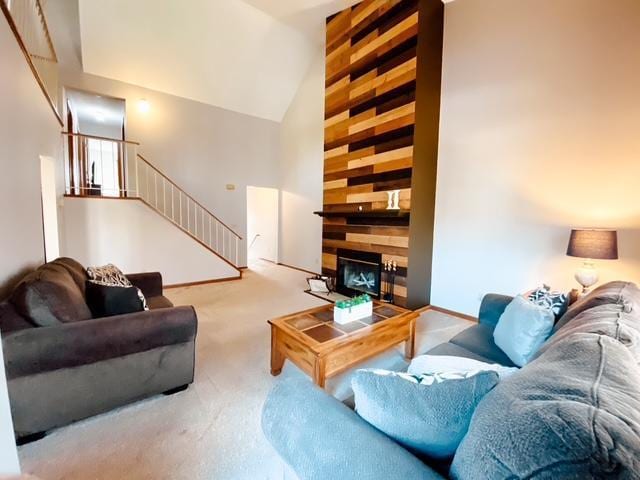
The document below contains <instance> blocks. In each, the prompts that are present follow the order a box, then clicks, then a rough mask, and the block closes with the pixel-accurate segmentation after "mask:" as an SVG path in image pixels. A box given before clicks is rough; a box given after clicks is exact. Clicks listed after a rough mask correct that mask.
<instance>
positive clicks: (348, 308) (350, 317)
mask: <svg viewBox="0 0 640 480" xmlns="http://www.w3.org/2000/svg"><path fill="white" fill-rule="evenodd" d="M371 315H373V300H371V297H370V296H369V295H367V294H366V293H365V294H363V295H358V296H357V297H354V298H352V299H350V300H339V301H337V302H336V304H335V306H334V307H333V321H334V322H336V323H339V324H340V325H344V324H345V323H349V322H353V321H354V320H360V319H361V318H367V317H370V316H371Z"/></svg>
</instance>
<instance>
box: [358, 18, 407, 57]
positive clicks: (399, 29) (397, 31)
mask: <svg viewBox="0 0 640 480" xmlns="http://www.w3.org/2000/svg"><path fill="white" fill-rule="evenodd" d="M417 26H418V12H416V13H414V14H413V15H411V16H410V17H408V18H406V19H405V20H403V21H402V22H400V23H399V24H398V25H396V26H395V27H393V28H392V29H390V30H388V31H387V32H385V33H384V34H383V35H380V36H379V37H378V39H377V40H376V41H374V42H370V43H368V44H367V45H365V46H364V47H362V48H361V49H359V50H357V51H355V52H354V53H352V54H351V57H350V61H351V64H354V63H356V62H358V61H359V60H362V59H363V58H365V57H366V56H367V55H369V54H371V53H373V52H375V51H376V50H377V49H378V48H380V47H383V46H385V44H388V43H389V42H392V41H393V39H394V38H396V37H399V36H401V35H402V34H403V33H405V34H406V33H407V32H411V31H414V30H415V33H417Z"/></svg>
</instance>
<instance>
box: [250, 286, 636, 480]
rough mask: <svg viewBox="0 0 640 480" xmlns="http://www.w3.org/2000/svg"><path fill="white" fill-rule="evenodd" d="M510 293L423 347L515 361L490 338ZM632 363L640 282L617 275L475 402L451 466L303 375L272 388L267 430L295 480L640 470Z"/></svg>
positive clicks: (599, 474) (609, 474)
mask: <svg viewBox="0 0 640 480" xmlns="http://www.w3.org/2000/svg"><path fill="white" fill-rule="evenodd" d="M510 301H511V298H510V297H504V296H499V295H487V296H486V297H485V298H484V300H483V302H482V306H481V308H480V313H479V323H478V324H477V325H475V326H473V327H471V328H469V329H468V330H466V331H464V332H462V333H461V334H459V335H458V336H456V337H455V338H453V339H452V340H451V341H450V342H449V343H446V344H442V345H439V346H437V347H435V348H434V349H432V350H431V351H430V352H428V353H430V354H439V355H455V356H463V357H469V358H474V359H478V360H484V361H489V362H497V363H500V364H503V365H507V366H512V365H513V364H512V362H511V361H510V360H509V359H508V358H507V357H506V356H505V355H504V353H503V352H502V351H501V350H500V349H499V348H498V347H497V346H496V345H495V343H494V342H493V336H492V333H493V329H494V328H495V325H496V323H497V321H498V319H499V318H500V315H501V314H502V312H503V311H504V309H505V307H506V306H507V305H508V303H509V302H510ZM639 362H640V290H639V289H638V288H637V287H636V286H635V285H634V284H630V283H626V282H612V283H609V284H606V285H603V286H601V287H600V288H598V289H596V290H595V291H593V292H592V293H591V294H590V295H588V296H586V297H583V298H582V299H580V300H578V301H577V302H576V303H574V304H573V305H572V306H571V307H570V308H569V310H568V311H567V313H566V314H565V315H564V316H563V317H562V318H561V319H559V321H558V323H557V324H556V327H555V329H554V333H553V335H552V336H551V337H550V338H549V340H547V342H546V343H545V344H544V345H543V347H542V348H541V350H540V351H539V352H538V354H537V356H536V358H535V359H534V360H533V361H531V362H530V363H529V364H527V365H525V366H524V367H523V368H522V369H520V370H519V371H518V372H516V373H515V374H513V375H512V376H510V377H508V378H505V379H503V380H502V381H501V382H500V383H499V384H498V385H497V386H496V387H495V388H494V389H493V390H492V391H491V392H489V393H488V394H487V395H486V396H485V397H484V398H483V399H482V400H481V402H480V404H479V406H478V408H477V409H476V411H475V413H474V416H473V418H472V421H471V425H470V428H469V430H468V432H467V434H466V436H465V437H464V439H463V440H462V443H461V444H460V446H459V447H458V449H457V451H456V453H455V456H454V458H453V459H451V460H450V461H449V462H446V463H438V462H433V461H429V460H425V459H422V460H421V459H419V458H418V457H416V456H415V455H414V454H413V453H411V452H409V451H407V450H405V449H404V448H402V447H401V446H400V445H398V444H397V443H395V442H394V441H393V440H392V439H390V438H389V437H387V436H385V435H384V434H383V433H382V432H380V431H379V430H377V429H375V428H374V427H373V426H371V425H369V424H368V423H366V422H365V421H364V420H363V419H361V418H360V417H359V416H358V414H357V413H356V412H354V411H353V410H351V409H350V408H348V407H347V406H345V405H344V404H342V403H341V402H339V401H337V400H336V399H335V398H333V397H331V396H329V395H327V394H325V393H324V392H323V391H321V390H320V389H318V388H316V387H314V386H313V385H312V384H311V383H310V382H307V381H300V380H298V381H286V380H285V381H282V382H280V383H278V384H277V385H276V386H275V388H274V389H273V391H272V392H271V393H270V395H269V397H268V398H267V400H266V402H265V405H264V409H263V418H262V422H263V430H264V432H265V435H266V437H267V438H268V439H269V441H270V442H271V443H272V445H273V446H274V448H275V449H276V450H277V451H278V452H279V454H280V455H281V457H282V458H283V459H284V460H285V461H286V462H287V463H288V464H289V465H290V466H291V467H292V468H293V470H294V471H295V472H296V473H297V475H298V476H299V478H300V479H301V480H311V479H316V480H321V479H344V480H350V479H353V480H356V479H358V480H373V479H380V480H383V479H384V480H393V479H397V480H406V479H442V478H455V479H478V480H480V479H507V478H509V479H512V478H530V479H542V478H545V479H546V478H549V479H551V478H553V479H556V478H557V479H560V478H562V479H589V478H625V479H632V478H640V367H639V365H638V363H639ZM388 408H389V410H390V411H391V413H392V411H393V408H394V406H393V405H389V406H388Z"/></svg>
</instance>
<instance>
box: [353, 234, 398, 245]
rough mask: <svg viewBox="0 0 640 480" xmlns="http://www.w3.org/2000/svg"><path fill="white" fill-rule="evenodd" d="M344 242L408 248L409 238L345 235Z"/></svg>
mask: <svg viewBox="0 0 640 480" xmlns="http://www.w3.org/2000/svg"><path fill="white" fill-rule="evenodd" d="M345 240H346V241H347V242H358V243H370V244H373V245H387V246H390V247H403V248H409V237H395V236H390V235H367V234H360V233H347V236H346V238H345Z"/></svg>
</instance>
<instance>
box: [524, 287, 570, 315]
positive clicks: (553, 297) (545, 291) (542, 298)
mask: <svg viewBox="0 0 640 480" xmlns="http://www.w3.org/2000/svg"><path fill="white" fill-rule="evenodd" d="M527 299H528V300H530V301H531V302H533V303H535V304H536V305H539V306H541V307H544V308H548V309H549V310H551V311H552V312H553V314H554V315H555V316H556V318H560V317H561V316H562V315H564V313H565V312H566V311H567V308H568V307H569V305H568V296H567V294H566V293H562V292H554V291H552V290H551V287H550V286H549V285H543V286H542V287H540V288H538V289H536V290H534V291H533V292H531V293H530V294H529V295H528V296H527Z"/></svg>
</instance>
